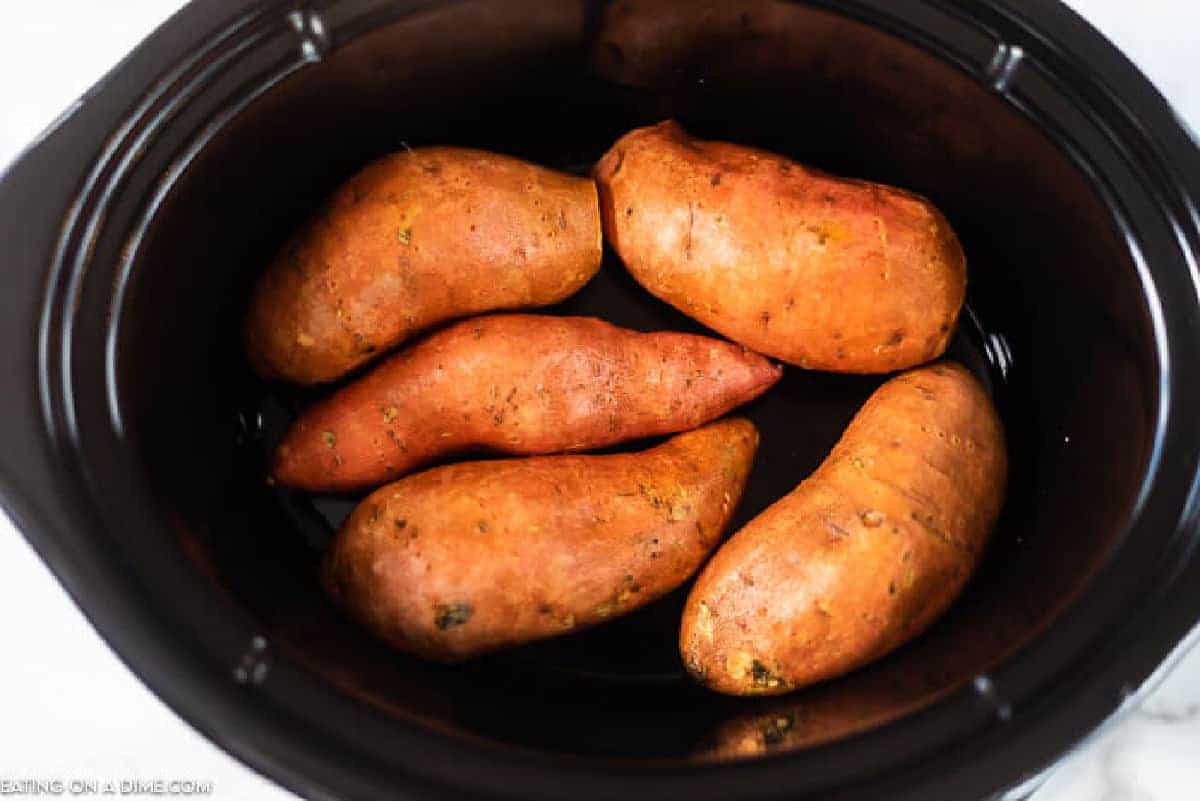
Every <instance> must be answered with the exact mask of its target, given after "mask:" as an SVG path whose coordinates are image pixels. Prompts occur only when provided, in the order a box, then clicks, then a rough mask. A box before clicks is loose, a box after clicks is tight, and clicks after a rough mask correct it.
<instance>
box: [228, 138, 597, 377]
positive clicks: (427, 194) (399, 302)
mask: <svg viewBox="0 0 1200 801" xmlns="http://www.w3.org/2000/svg"><path fill="white" fill-rule="evenodd" d="M600 256H601V233H600V218H599V211H598V208H597V199H596V189H595V186H594V184H593V183H592V181H590V180H588V179H586V178H577V177H574V176H570V175H565V174H562V173H558V172H555V171H553V170H548V169H545V168H543V167H538V166H536V165H533V164H528V163H526V162H523V161H520V160H518V159H515V158H511V157H508V156H501V155H497V154H494V153H486V152H483V151H478V150H468V149H463V148H451V147H429V148H421V149H418V150H411V151H405V152H402V153H397V154H394V155H391V156H388V157H386V158H384V159H382V160H380V161H378V162H376V163H374V164H372V165H370V166H369V167H367V168H366V169H364V170H363V171H362V172H360V173H359V174H357V175H355V176H354V177H353V178H351V179H350V180H349V181H348V182H347V183H345V184H344V185H343V186H342V187H341V188H340V189H338V190H337V192H336V193H334V195H333V197H332V198H331V199H330V200H329V202H328V203H327V204H326V205H325V207H324V208H323V209H322V210H321V211H320V212H319V213H318V214H317V215H316V217H315V218H314V219H313V220H312V221H311V222H309V223H308V224H307V225H306V226H305V227H304V228H303V229H302V230H301V231H299V232H298V233H297V234H296V235H295V236H294V237H293V239H292V240H291V241H290V242H289V243H288V244H287V245H286V246H285V247H284V248H283V250H282V251H281V252H280V253H279V255H278V256H277V257H276V258H275V260H274V261H273V262H272V263H271V264H270V265H269V266H268V267H267V269H266V271H265V273H264V274H263V275H262V277H261V278H260V279H259V281H258V284H257V286H256V287H255V289H254V293H253V296H252V299H251V302H250V307H249V309H248V312H247V315H246V321H245V342H246V351H247V354H248V356H249V359H250V363H251V365H252V366H253V367H254V369H255V370H256V371H257V372H258V373H259V374H260V375H261V376H263V377H265V378H274V379H283V380H287V381H292V382H295V383H299V384H316V383H321V382H325V381H331V380H333V379H335V378H338V377H340V376H342V375H344V374H346V373H348V372H349V371H351V370H353V369H354V368H355V367H357V366H359V365H361V364H363V363H365V362H367V361H369V360H371V359H372V358H374V357H375V356H377V355H379V354H380V353H381V352H383V351H386V350H387V349H389V348H391V347H393V346H395V345H397V344H398V343H400V342H402V341H404V340H405V339H407V338H408V337H410V336H412V335H413V334H414V333H416V332H418V331H420V330H422V329H425V328H428V327H429V326H432V325H434V324H436V323H439V322H442V321H445V320H449V319H453V318H455V317H465V316H469V315H472V314H478V313H480V312H485V311H491V310H497V309H521V308H532V307H536V306H545V305H549V304H552V303H556V302H558V301H560V300H562V299H564V298H566V297H568V296H570V295H572V294H574V293H575V292H576V291H578V290H579V289H580V288H581V287H582V286H583V285H584V284H585V283H587V281H588V280H589V279H590V278H591V277H592V276H593V275H595V273H596V271H597V270H598V269H599V268H600Z"/></svg>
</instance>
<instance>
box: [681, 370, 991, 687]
mask: <svg viewBox="0 0 1200 801" xmlns="http://www.w3.org/2000/svg"><path fill="white" fill-rule="evenodd" d="M1006 470H1007V457H1006V453H1005V445H1004V436H1003V431H1002V429H1001V425H1000V421H999V419H998V417H997V415H996V412H995V410H994V409H993V408H992V404H991V401H990V400H989V399H988V397H987V394H986V393H985V392H984V390H983V388H982V387H981V386H980V385H979V383H978V382H977V381H976V380H975V378H974V377H973V376H972V375H971V374H970V373H969V372H968V371H967V370H966V369H965V368H963V367H961V366H959V365H957V364H953V363H939V364H935V365H932V366H928V367H923V368H920V369H916V370H912V371H909V372H906V373H904V374H902V375H900V376H897V377H896V378H893V379H891V380H890V381H888V382H887V383H885V384H884V385H883V386H882V387H881V388H880V389H879V390H877V391H876V392H875V393H874V394H873V395H872V396H871V398H870V399H869V400H868V401H867V403H866V404H865V405H864V406H863V408H862V410H860V411H859V413H858V414H857V415H856V416H855V418H854V420H853V421H852V422H851V423H850V426H849V427H848V428H847V429H846V432H845V434H844V435H843V436H842V438H841V440H840V441H839V442H838V443H837V445H836V446H835V447H834V449H833V451H832V452H831V453H830V454H829V456H828V458H827V459H826V460H825V461H824V462H823V463H822V464H821V466H820V467H819V468H818V469H817V471H816V472H815V473H813V474H812V475H811V476H810V477H809V478H807V479H806V480H804V481H803V482H802V483H801V484H800V485H799V486H798V487H797V488H796V489H795V490H793V491H792V492H791V493H790V494H788V495H786V496H784V497H783V498H782V499H780V500H779V501H777V502H776V503H774V504H773V505H772V506H770V507H769V508H768V509H767V510H766V511H764V512H763V513H762V514H760V515H758V516H757V517H756V518H754V519H753V520H751V521H750V522H749V523H748V524H747V525H746V526H745V527H744V528H742V529H741V530H740V531H738V532H737V533H736V534H734V535H733V536H732V537H731V538H730V539H729V541H728V542H726V543H725V544H724V545H723V546H722V547H721V548H720V550H719V551H718V552H717V553H716V555H715V556H714V557H713V558H712V560H711V561H710V562H709V563H708V565H707V566H706V567H705V569H704V570H703V572H702V573H701V574H700V576H699V578H698V579H697V580H696V584H695V585H694V586H693V588H692V591H691V594H690V595H689V597H688V601H687V605H686V607H685V609H684V614H683V621H682V625H681V628H680V633H679V647H680V653H681V655H682V657H683V661H684V664H685V665H686V666H687V669H688V671H689V672H690V673H691V675H692V676H693V677H694V678H695V679H696V680H697V681H699V682H701V683H702V684H704V685H705V686H706V687H709V688H710V689H713V690H716V691H718V692H722V693H727V694H731V695H774V694H779V693H785V692H789V691H791V690H795V689H797V688H800V687H804V686H807V685H810V684H813V683H816V682H819V681H823V680H825V679H829V678H833V677H835V676H839V675H842V674H844V673H847V672H849V671H851V670H854V669H856V668H858V667H861V666H862V665H865V664H867V663H868V662H871V661H873V660H875V659H878V658H880V657H882V656H884V655H885V654H887V653H889V652H890V651H892V650H894V649H895V648H897V647H899V646H900V645H902V644H903V643H905V642H907V641H908V640H910V639H912V638H913V637H915V636H916V635H918V634H919V633H921V632H922V631H923V630H925V629H926V628H927V627H928V626H929V625H931V624H932V623H933V622H934V621H935V620H936V619H937V618H938V617H939V616H940V615H941V614H942V612H944V611H945V610H946V608H947V607H949V605H950V604H951V603H952V602H953V601H954V599H955V598H956V597H957V596H958V594H959V592H960V591H961V589H962V587H963V586H964V584H965V583H966V581H967V579H968V577H969V576H970V575H971V572H972V571H973V570H974V569H975V567H976V565H977V564H978V562H979V559H980V556H981V553H982V551H983V548H984V545H985V544H986V541H987V539H988V536H989V535H990V533H991V530H992V528H993V526H994V525H995V522H996V518H997V517H998V515H999V512H1000V508H1001V505H1002V503H1003V499H1004V488H1005V482H1006Z"/></svg>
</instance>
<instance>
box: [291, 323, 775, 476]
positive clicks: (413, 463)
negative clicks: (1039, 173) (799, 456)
mask: <svg viewBox="0 0 1200 801" xmlns="http://www.w3.org/2000/svg"><path fill="white" fill-rule="evenodd" d="M779 375H780V369H779V368H778V367H776V366H774V365H772V364H771V363H770V362H769V361H767V360H766V359H764V358H763V357H762V356H759V355H758V354H756V353H751V352H748V351H746V349H745V348H743V347H741V346H740V345H734V344H731V343H729V342H725V341H724V340H718V339H710V338H708V337H702V336H695V335H692V334H677V333H668V332H660V333H653V334H641V333H638V332H636V331H630V330H627V329H623V328H617V327H616V326H613V325H610V324H608V323H606V322H603V321H602V320H595V319H591V318H586V317H552V316H548V315H531V314H509V315H493V316H489V317H478V318H475V319H472V320H465V321H463V322H461V323H456V324H455V325H453V326H451V327H449V328H447V329H445V330H444V331H440V332H438V333H436V334H434V335H433V336H431V337H429V338H428V339H426V340H425V341H423V342H420V343H418V344H416V345H414V346H413V347H411V348H409V349H407V350H405V351H403V352H401V353H398V354H396V355H395V356H393V357H392V358H390V359H389V360H388V361H386V362H384V363H383V364H381V365H379V366H378V367H376V368H375V369H374V370H373V371H372V372H370V373H368V374H367V375H366V376H364V377H362V378H360V379H358V380H357V381H355V382H354V383H352V384H350V385H348V386H347V387H345V388H343V389H342V390H341V391H339V392H337V393H335V394H333V395H332V396H330V397H329V398H327V399H325V400H324V401H322V402H320V403H318V404H317V405H316V406H314V407H313V408H312V409H310V410H308V411H307V412H306V413H305V414H303V415H301V416H300V418H299V419H298V420H297V421H296V422H295V424H294V425H293V426H292V428H291V430H290V431H289V432H288V433H287V435H286V436H285V437H284V439H283V441H282V442H281V443H280V445H279V447H278V449H277V450H276V456H275V464H274V468H273V471H272V475H273V476H274V479H275V481H277V482H278V483H280V484H284V485H289V486H295V487H302V488H304V489H307V490H315V491H338V490H351V489H359V488H362V487H369V486H373V485H376V484H381V483H383V482H384V481H389V480H392V479H395V478H399V477H400V476H401V475H404V474H405V473H408V472H409V471H411V470H412V469H413V468H415V467H418V466H420V465H423V464H427V463H429V462H431V461H433V460H434V459H437V458H438V457H441V456H444V455H447V454H451V453H455V452H461V451H463V450H465V449H469V448H484V449H488V450H492V451H500V452H504V453H512V454H542V453H555V452H560V451H570V450H589V449H592V448H598V447H603V446H606V445H612V444H615V443H618V442H623V441H625V440H629V439H634V438H638V437H647V436H654V435H658V434H670V433H675V432H677V431H684V430H686V429H689V428H695V427H696V426H698V425H700V424H701V423H705V422H708V421H709V420H713V419H715V418H717V417H720V416H721V415H723V414H725V413H726V412H727V411H729V410H730V409H732V408H734V407H736V406H739V405H741V404H743V403H745V402H746V401H749V400H751V399H753V398H756V397H758V396H759V395H761V394H762V393H763V392H766V391H767V389H769V388H770V387H771V386H772V385H773V384H774V383H775V382H776V381H777V380H778V379H779Z"/></svg>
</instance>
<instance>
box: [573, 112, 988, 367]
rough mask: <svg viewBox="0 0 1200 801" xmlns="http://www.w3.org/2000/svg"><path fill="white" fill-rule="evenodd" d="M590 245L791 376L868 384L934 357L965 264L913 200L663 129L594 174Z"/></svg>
mask: <svg viewBox="0 0 1200 801" xmlns="http://www.w3.org/2000/svg"><path fill="white" fill-rule="evenodd" d="M595 175H596V180H597V183H598V185H599V189H600V210H601V215H602V217H603V220H604V231H605V236H606V237H607V238H608V240H609V243H610V244H611V245H612V246H613V247H614V248H615V249H616V251H617V253H618V254H619V255H620V256H621V259H622V260H623V261H624V262H625V265H626V267H627V268H628V269H629V271H630V272H631V273H632V274H633V276H634V278H635V279H637V281H638V282H639V283H640V284H642V286H644V287H645V288H646V289H647V290H649V291H650V292H651V293H652V294H654V295H656V296H657V297H659V298H661V299H662V300H664V301H666V302H667V303H670V304H671V305H672V306H675V307H676V308H677V309H679V310H680V311H683V312H684V313H686V314H688V315H691V316H692V317H694V318H696V319H697V320H699V321H700V322H702V323H704V324H705V325H707V326H708V327H710V328H712V329H713V330H715V331H719V332H720V333H722V334H724V335H725V336H727V337H729V338H730V339H733V340H734V341H736V342H741V343H742V344H743V345H746V346H747V347H749V348H752V349H754V350H756V351H758V352H760V353H764V354H766V355H769V356H774V357H775V358H778V359H781V360H783V361H786V362H789V363H791V364H795V365H799V366H800V367H805V368H810V369H815V370H827V371H832V372H843V373H882V372H890V371H892V370H899V369H903V368H907V367H911V366H913V365H916V364H920V363H922V362H926V361H929V360H931V359H934V358H936V357H938V356H939V355H941V353H942V352H943V351H944V350H945V347H946V344H947V342H948V341H949V338H950V336H951V332H952V331H953V328H954V325H955V323H956V321H957V319H958V313H959V309H960V308H961V306H962V302H963V298H964V295H965V292H966V259H965V257H964V255H963V251H962V247H961V246H960V245H959V242H958V239H957V238H956V237H955V235H954V232H953V231H952V230H951V228H950V226H949V224H948V223H947V222H946V220H945V218H944V217H943V216H942V215H941V214H940V213H939V212H938V211H937V209H935V208H934V207H933V205H932V204H930V203H929V202H928V201H927V200H925V199H923V198H920V197H918V196H916V195H912V194H909V193H907V192H904V191H902V190H899V189H894V188H891V187H887V186H882V185H879V184H872V183H867V182H864V181H855V180H849V179H844V178H835V177H833V176H830V175H826V174H823V173H820V172H818V171H816V170H813V169H810V168H807V167H804V166H802V165H800V164H797V163H795V162H792V161H790V160H788V159H785V158H783V157H780V156H777V155H774V154H772V153H768V152H766V151H762V150H756V149H754V148H749V147H743V146H740V145H734V144H728V143H724V142H705V141H699V140H694V139H692V138H691V137H690V136H688V134H687V133H686V132H684V130H683V129H682V128H680V127H679V125H678V124H677V123H675V122H673V121H667V122H663V123H659V124H658V125H654V126H650V127H648V128H640V129H637V130H635V131H632V132H631V133H628V134H626V135H625V136H624V137H622V138H621V139H619V140H618V141H617V143H616V144H614V145H613V147H612V148H611V149H610V150H609V152H608V153H607V154H605V156H604V157H603V158H602V159H601V160H600V162H599V163H598V164H597V165H596V169H595Z"/></svg>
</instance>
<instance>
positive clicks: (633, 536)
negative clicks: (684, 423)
mask: <svg viewBox="0 0 1200 801" xmlns="http://www.w3.org/2000/svg"><path fill="white" fill-rule="evenodd" d="M757 444H758V433H757V431H755V429H754V426H753V425H752V424H751V423H749V422H748V421H746V420H740V419H730V420H723V421H720V422H716V423H712V424H710V425H708V426H705V427H703V428H700V429H697V430H695V431H690V432H687V433H685V434H679V435H678V436H676V437H674V438H673V439H671V440H669V441H667V442H666V443H664V444H662V445H659V446H658V447H655V448H651V449H650V450H647V451H642V452H641V453H621V454H615V455H610V456H579V455H569V456H541V457H531V458H525V459H506V460H498V461H487V462H465V463H460V464H453V465H448V466H445V467H438V468H434V469H432V470H428V471H426V472H424V473H418V474H416V475H412V476H409V477H407V478H404V479H401V480H400V481H397V482H395V483H393V484H389V485H388V486H386V487H383V488H381V489H379V490H377V491H376V492H375V493H373V494H372V495H370V496H369V497H367V499H366V500H364V501H363V502H362V504H361V505H359V506H358V508H356V509H355V510H354V512H353V513H352V514H351V515H350V517H349V519H348V520H347V521H346V523H345V525H343V526H342V529H341V531H339V532H338V535H337V537H336V539H335V540H334V542H333V545H332V547H331V549H330V552H329V554H328V556H327V558H326V561H325V567H324V573H323V580H324V584H325V587H326V589H327V591H328V592H329V593H330V595H331V596H332V597H333V598H334V599H335V601H336V602H337V603H339V604H340V605H341V606H342V607H343V608H344V609H345V610H346V611H347V612H348V613H349V614H350V615H351V616H352V617H354V618H355V619H356V620H358V621H359V622H360V623H361V624H362V625H364V626H365V627H366V628H367V629H369V630H370V631H371V632H373V633H374V634H375V635H377V636H378V637H380V638H381V639H383V640H384V641H386V642H388V643H390V644H391V645H393V646H395V647H396V648H399V649H401V650H404V651H409V652H411V653H414V654H418V655H420V656H423V657H426V658H429V659H436V660H439V661H446V662H453V661H458V660H462V659H466V658H468V657H471V656H475V655H476V654H480V653H483V652H486V651H491V650H495V649H498V648H502V647H505V646H511V645H517V644H520V643H524V642H528V641H531V640H536V639H541V638H545V637H552V636H555V635H558V634H566V633H568V632H572V631H577V630H579V629H581V628H584V627H586V626H591V625H594V624H596V623H601V622H603V621H605V620H608V619H610V618H613V617H615V616H618V615H623V614H626V613H627V612H630V611H632V610H634V609H637V608H638V607H640V606H643V605H645V604H647V603H649V602H650V601H652V600H654V599H656V598H658V597H660V596H662V595H664V594H666V593H667V592H670V591H671V590H673V589H675V588H676V587H678V586H679V585H680V584H682V583H683V582H684V581H685V580H686V579H687V578H688V577H689V576H691V575H692V573H694V572H695V570H696V569H697V568H698V567H699V566H700V564H701V562H702V561H703V560H704V557H705V556H707V555H708V552H709V551H710V550H711V549H712V547H713V546H714V545H715V544H716V542H717V541H718V540H719V539H720V537H721V534H722V532H723V531H724V528H725V526H726V524H727V523H728V522H729V518H730V515H731V514H732V513H733V510H734V507H736V505H737V502H738V499H739V497H740V496H741V492H742V488H743V486H744V485H745V481H746V476H747V474H748V473H749V470H750V465H751V462H752V460H753V457H754V451H755V448H756V447H757Z"/></svg>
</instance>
